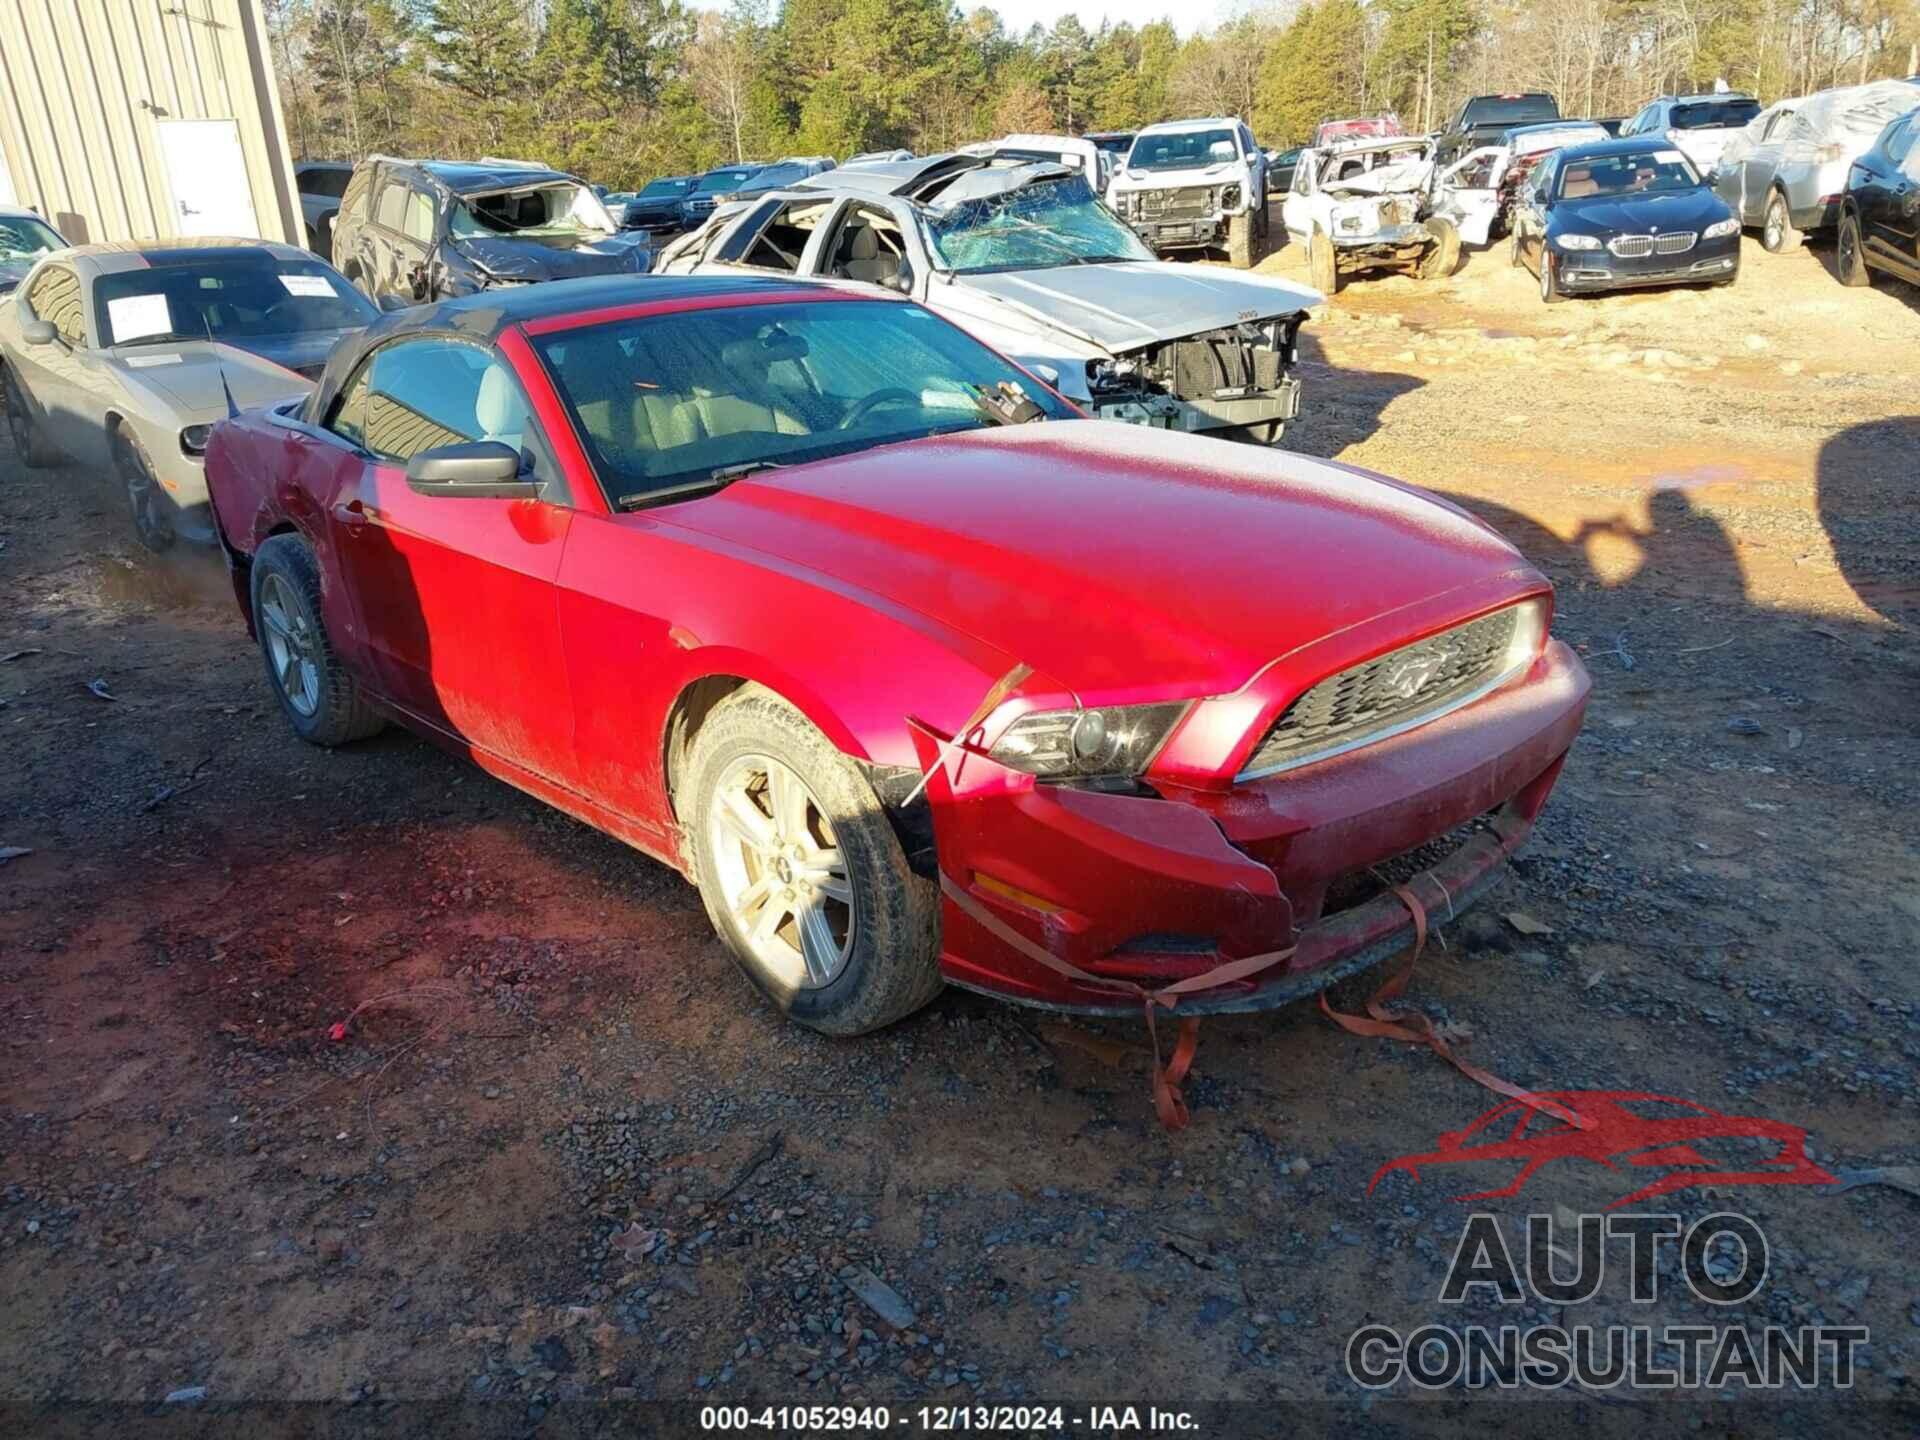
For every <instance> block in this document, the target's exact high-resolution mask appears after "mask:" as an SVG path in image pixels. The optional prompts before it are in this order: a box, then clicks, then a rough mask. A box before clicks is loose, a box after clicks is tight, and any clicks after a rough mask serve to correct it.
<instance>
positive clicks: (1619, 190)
mask: <svg viewBox="0 0 1920 1440" xmlns="http://www.w3.org/2000/svg"><path fill="white" fill-rule="evenodd" d="M1699 184H1700V175H1699V172H1698V171H1696V170H1695V169H1694V168H1693V164H1692V162H1691V161H1689V160H1688V159H1687V157H1686V156H1684V155H1682V154H1681V153H1680V152H1679V151H1678V150H1641V151H1637V152H1635V153H1633V154H1630V155H1589V156H1587V157H1585V158H1584V159H1577V160H1569V161H1567V162H1566V164H1565V165H1563V166H1562V167H1561V170H1560V190H1559V198H1560V199H1562V200H1590V199H1594V198H1596V197H1615V198H1617V197H1619V196H1622V195H1670V194H1672V193H1673V192H1675V191H1676V190H1693V189H1696V188H1698V186H1699Z"/></svg>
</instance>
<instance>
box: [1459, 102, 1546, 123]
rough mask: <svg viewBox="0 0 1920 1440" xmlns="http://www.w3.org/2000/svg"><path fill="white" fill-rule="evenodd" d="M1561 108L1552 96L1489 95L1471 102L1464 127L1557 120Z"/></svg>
mask: <svg viewBox="0 0 1920 1440" xmlns="http://www.w3.org/2000/svg"><path fill="white" fill-rule="evenodd" d="M1559 118H1560V107H1559V106H1558V105H1556V104H1554V103H1553V97H1552V96H1551V95H1489V96H1487V97H1486V98H1484V99H1481V100H1473V101H1469V102H1468V104H1467V108H1466V111H1465V112H1464V113H1463V114H1462V116H1461V119H1460V123H1461V124H1462V125H1511V124H1514V123H1516V122H1518V121H1521V120H1557V119H1559Z"/></svg>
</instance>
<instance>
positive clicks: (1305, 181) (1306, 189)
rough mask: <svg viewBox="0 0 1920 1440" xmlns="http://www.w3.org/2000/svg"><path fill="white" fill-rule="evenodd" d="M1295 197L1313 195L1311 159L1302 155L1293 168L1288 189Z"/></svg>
mask: <svg viewBox="0 0 1920 1440" xmlns="http://www.w3.org/2000/svg"><path fill="white" fill-rule="evenodd" d="M1288 188H1289V189H1290V190H1291V191H1292V193H1294V194H1295V195H1311V194H1312V193H1313V157H1312V156H1311V155H1302V156H1301V157H1300V159H1299V161H1298V162H1297V163H1296V164H1295V165H1294V167H1293V184H1292V185H1291V186H1289V187H1288Z"/></svg>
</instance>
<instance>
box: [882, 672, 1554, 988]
mask: <svg viewBox="0 0 1920 1440" xmlns="http://www.w3.org/2000/svg"><path fill="white" fill-rule="evenodd" d="M1587 689H1588V680H1587V676H1586V672H1585V670H1584V669H1583V668H1582V667H1581V665H1580V663H1579V661H1578V660H1577V659H1575V658H1574V656H1573V655H1572V653H1571V652H1570V651H1568V650H1567V649H1566V647H1565V646H1564V645H1561V644H1559V643H1558V642H1554V643H1552V644H1550V645H1549V646H1548V647H1547V649H1546V650H1545V651H1544V652H1543V653H1542V655H1541V656H1540V658H1539V659H1538V660H1537V661H1536V662H1535V664H1534V666H1533V668H1532V670H1530V671H1529V672H1528V674H1527V675H1526V676H1525V677H1524V678H1523V679H1522V680H1521V681H1518V682H1516V683H1515V684H1513V685H1510V686H1508V687H1506V688H1504V689H1503V690H1500V691H1496V692H1495V693H1493V694H1491V695H1489V696H1487V697H1485V698H1484V699H1482V700H1480V701H1477V702H1475V703H1474V704H1472V705H1469V706H1467V707H1465V708H1463V709H1461V710H1459V711H1456V712H1454V713H1452V714H1450V715H1447V716H1445V717H1443V718H1441V719H1439V720H1436V721H1434V722H1432V723H1431V724H1429V725H1426V726H1422V727H1421V728H1419V729H1417V730H1413V731H1409V732H1407V733H1406V734H1403V735H1399V736H1395V737H1393V738H1391V739H1388V740H1383V741H1381V742H1379V743H1378V744H1375V745H1370V746H1365V747H1362V748H1360V749H1357V750H1354V751H1352V752H1349V753H1348V754H1346V755H1343V756H1339V757H1336V758H1333V759H1329V760H1326V761H1323V762H1320V763H1317V764H1315V765H1310V766H1306V767H1303V768H1301V769H1299V770H1296V771H1291V772H1289V773H1287V774H1285V775H1281V776H1275V777H1272V778H1271V779H1268V780H1263V781H1254V782H1251V783H1247V784H1242V785H1238V786H1235V787H1234V788H1233V789H1232V790H1230V791H1225V792H1221V791H1206V792H1201V791H1185V790H1180V789H1176V788H1174V787H1166V792H1165V794H1164V795H1151V794H1114V793H1103V792H1100V791H1094V790H1083V789H1077V788H1072V787H1066V786H1051V785H1039V784H1036V783H1034V781H1033V780H1032V778H1031V777H1030V776H1026V775H1023V774H1020V773H1018V772H1015V771H1012V770H1009V769H1006V768H1005V767H1002V766H1000V765H998V764H996V763H995V762H994V761H992V760H990V759H988V758H986V757H984V756H982V755H978V754H974V753H971V752H968V753H966V754H965V755H964V756H962V757H961V758H960V759H959V760H958V761H957V762H956V763H955V764H953V765H952V766H950V767H945V768H941V769H938V770H937V771H936V772H935V774H934V777H933V779H932V782H931V783H930V785H929V786H928V791H927V794H928V798H929V804H930V809H931V812H932V819H933V828H934V833H935V839H936V845H937V847H938V853H939V863H940V867H941V869H942V870H943V871H944V872H945V873H946V875H947V876H948V877H949V878H950V879H951V880H952V882H953V883H955V884H956V885H958V886H960V887H962V888H963V889H964V890H965V891H966V892H967V894H968V896H969V897H970V898H971V899H972V900H973V901H975V902H977V903H978V904H980V905H982V906H984V907H986V908H987V909H988V910H989V911H990V912H991V913H992V914H994V915H995V916H996V917H997V918H998V919H999V920H1000V921H1001V922H1002V923H1004V924H1006V925H1008V926H1011V927H1012V928H1013V929H1015V930H1017V931H1018V932H1019V933H1020V934H1022V935H1023V936H1025V937H1026V938H1027V939H1028V940H1029V941H1031V942H1033V943H1035V944H1038V945H1040V946H1042V947H1043V948H1045V949H1046V950H1047V951H1048V952H1049V953H1051V954H1053V955H1055V956H1056V957H1058V958H1059V959H1061V960H1064V961H1066V962H1067V963H1068V964H1070V965H1073V966H1074V967H1076V968H1078V969H1080V970H1084V971H1086V972H1088V973H1090V974H1092V975H1096V976H1101V977H1106V978H1112V979H1114V980H1116V981H1130V982H1133V983H1135V984H1140V985H1147V986H1153V985H1156V984H1165V983H1169V982H1171V981H1174V980H1179V979H1184V978H1187V977H1189V976H1193V975H1199V974H1203V973H1205V972H1206V971H1208V970H1211V969H1213V968H1215V967H1217V966H1219V965H1221V964H1223V963H1225V962H1227V961H1231V960H1235V959H1240V958H1243V957H1245V956H1249V955H1257V954H1262V953H1266V952H1270V951H1277V950H1283V949H1285V948H1286V947H1288V946H1293V947H1294V953H1293V955H1292V956H1291V957H1290V958H1289V959H1288V960H1287V961H1286V962H1285V963H1284V964H1281V965H1276V966H1274V967H1273V968H1272V969H1270V970H1266V971H1263V972H1261V973H1260V974H1258V975H1255V976H1253V977H1251V978H1249V979H1245V980H1240V981H1236V982H1234V983H1232V984H1228V985H1223V986H1221V987H1219V988H1218V989H1214V990H1209V991H1206V992H1204V993H1201V994H1197V995H1192V996H1188V997H1185V998H1183V999H1182V1001H1181V1002H1180V1007H1179V1010H1180V1013H1181V1014H1188V1015H1207V1014H1219V1013H1229V1012H1237V1011H1254V1010H1265V1009H1271V1008H1273V1007H1275V1006H1279V1005H1285V1004H1288V1003H1290V1002H1292V1001H1294V1000H1297V999H1300V998H1301V997H1303V996H1306V995H1310V994H1312V993H1314V992H1315V991H1317V990H1320V989H1323V988H1324V987H1326V986H1327V985H1330V984H1332V983H1333V982H1334V981H1336V980H1339V979H1342V978H1344V977H1345V976H1348V975H1351V974H1354V973H1356V972H1358V971H1361V970H1364V969H1367V968H1369V967H1371V966H1373V965H1377V964H1380V963H1381V962H1383V961H1385V960H1387V959H1390V958H1391V957H1392V956H1393V955H1395V954H1396V953H1398V952H1399V951H1401V950H1402V949H1404V948H1405V947H1406V946H1407V945H1409V944H1410V943H1411V941H1412V921H1411V917H1410V915H1409V913H1408V911H1407V909H1406V907H1405V906H1404V905H1402V904H1401V902H1400V901H1399V900H1398V899H1396V898H1395V897H1394V896H1393V895H1392V893H1391V892H1390V891H1386V890H1383V892H1382V893H1381V894H1379V895H1376V896H1374V897H1372V898H1369V899H1366V900H1365V901H1363V902H1362V903H1359V904H1357V905H1354V906H1352V907H1351V908H1346V909H1337V910H1334V911H1332V913H1327V912H1328V903H1329V894H1330V892H1332V891H1336V890H1337V889H1338V887H1339V886H1340V885H1341V883H1342V882H1343V881H1344V880H1347V879H1350V878H1351V877H1354V876H1356V875H1364V874H1365V873H1366V872H1368V871H1369V870H1371V869H1372V868H1373V867H1376V866H1378V865H1381V864H1383V863H1385V862H1387V861H1389V860H1392V859H1394V858H1395V857H1400V856H1405V855H1406V854H1407V853H1408V852H1410V851H1413V850H1416V849H1419V848H1420V847H1422V846H1425V845H1427V844H1429V843H1430V842H1433V841H1435V840H1437V839H1439V838H1441V837H1444V836H1447V835H1449V834H1450V833H1451V832H1454V831H1456V830H1458V829H1460V828H1461V827H1462V826H1465V825H1467V824H1468V823H1469V822H1475V821H1478V822H1480V828H1479V829H1478V830H1477V832H1476V833H1474V834H1473V835H1472V836H1471V837H1469V838H1467V839H1466V840H1465V841H1464V843H1462V844H1460V845H1459V846H1458V848H1455V849H1453V850H1452V851H1451V852H1450V853H1447V854H1445V855H1444V856H1443V857H1442V858H1440V859H1438V860H1436V861H1434V862H1433V863H1431V864H1429V865H1428V866H1427V867H1426V868H1424V869H1421V870H1419V871H1418V872H1417V873H1416V874H1414V875H1413V876H1412V877H1411V878H1409V879H1406V880H1405V881H1404V882H1403V883H1406V884H1407V885H1409V886H1410V887H1411V888H1412V889H1413V890H1414V891H1415V893H1416V894H1418V895H1419V896H1420V897H1421V899H1422V900H1423V902H1425V903H1426V905H1427V908H1428V910H1429V913H1430V914H1431V915H1432V916H1433V917H1434V920H1435V921H1436V923H1439V924H1445V923H1446V920H1447V919H1448V918H1449V917H1450V916H1452V915H1456V914H1458V913H1459V912H1460V911H1461V910H1462V909H1464V908H1465V907H1466V906H1467V905H1468V904H1470V903H1472V901H1473V900H1474V899H1475V898H1476V897H1477V896H1478V895H1479V894H1480V893H1481V892H1482V891H1484V890H1485V889H1486V888H1487V887H1488V886H1489V885H1491V884H1492V883H1493V882H1494V881H1495V880H1496V879H1497V878H1498V876H1499V874H1500V872H1501V870H1502V869H1503V867H1504V865H1505V862H1506V861H1507V859H1508V858H1509V857H1510V856H1511V855H1512V854H1513V852H1514V851H1515V850H1516V849H1517V848H1518V847H1519V846H1520V845H1521V844H1522V843H1523V842H1524V841H1525V839H1526V837H1527V835H1528V834H1529V833H1530V832H1531V830H1532V826H1533V822H1534V820H1535V819H1536V818H1537V816H1538V815H1539V813H1540V810H1541V807H1542V806H1543V805H1544V804H1545V802H1546V798H1547V795H1548V794H1549V792H1550V791H1551V790H1552V788H1553V784H1554V781H1555V780H1556V779H1557V778H1558V776H1559V772H1560V767H1561V764H1562V762H1563V761H1564V759H1565V757H1566V753H1567V750H1568V748H1569V747H1570V746H1571V745H1572V743H1573V739H1574V737H1575V735H1576V734H1577V733H1578V730H1579V726H1580V721H1581V718H1582V715H1583V714H1584V711H1585V707H1586V698H1587ZM917 739H918V740H919V741H920V743H921V744H922V746H923V763H927V764H931V763H932V761H933V759H934V756H935V753H936V751H935V747H934V746H933V745H932V742H930V741H928V740H926V738H925V737H924V736H919V737H917ZM942 925H943V929H942V954H941V968H942V972H943V974H944V975H945V976H946V978H947V979H948V980H949V981H950V982H951V983H953V984H956V985H960V986H963V987H965V988H968V989H972V990H978V991H981V992H983V993H986V994H990V995H993V996H996V997H998V998H1001V999H1005V1000H1011V1001H1014V1002H1016V1003H1020V1004H1025V1005H1031V1006H1038V1007H1041V1008H1046V1009H1055V1010H1070V1011H1076V1012H1080V1013H1087V1014H1114V1015H1119V1014H1132V1013H1134V1012H1136V1011H1137V1010H1138V1008H1139V1003H1138V1001H1137V1000H1135V999H1133V998H1131V997H1129V996H1126V995H1123V994H1116V993H1114V992H1113V991H1108V990H1104V989H1101V988H1098V987H1095V986H1090V985H1087V984H1084V983H1081V982H1077V981H1069V980H1067V979H1064V978H1063V977H1061V976H1060V975H1058V974H1057V973H1055V972H1053V971H1051V970H1049V969H1047V968H1046V967H1044V966H1041V965H1038V964H1036V963H1034V962H1033V961H1032V960H1031V959H1029V958H1027V957H1025V956H1023V955H1021V954H1020V953H1019V952H1018V951H1017V950H1016V949H1014V948H1013V947H1011V946H1009V945H1007V944H1005V943H1004V942H1003V941H1001V940H999V939H997V938H996V937H994V936H993V935H992V934H991V933H990V932H989V931H987V930H986V929H985V928H984V927H983V926H981V925H979V924H977V923H976V922H974V921H973V920H971V919H970V918H969V917H968V916H967V915H966V914H965V913H964V912H962V911H961V910H959V909H958V908H957V907H955V906H954V905H952V904H951V903H947V904H945V905H944V906H943V914H942Z"/></svg>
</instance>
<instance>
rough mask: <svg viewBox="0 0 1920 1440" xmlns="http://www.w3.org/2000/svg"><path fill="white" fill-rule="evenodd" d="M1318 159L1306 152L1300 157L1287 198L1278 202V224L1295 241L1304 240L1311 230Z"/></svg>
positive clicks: (1310, 152)
mask: <svg viewBox="0 0 1920 1440" xmlns="http://www.w3.org/2000/svg"><path fill="white" fill-rule="evenodd" d="M1319 164H1320V157H1319V156H1318V155H1316V154H1315V153H1314V152H1313V151H1311V150H1308V151H1306V152H1305V153H1303V154H1302V155H1301V156H1300V160H1299V162H1298V164H1296V165H1295V166H1294V170H1293V184H1292V185H1291V186H1290V187H1288V190H1287V198H1286V199H1285V200H1283V201H1281V202H1280V223H1281V224H1282V225H1284V226H1285V227H1286V230H1287V234H1289V235H1291V236H1293V237H1295V238H1296V239H1305V238H1306V236H1307V235H1308V233H1309V232H1311V231H1312V229H1313V211H1312V208H1311V199H1312V195H1313V178H1314V172H1315V170H1317V169H1318V168H1319Z"/></svg>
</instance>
